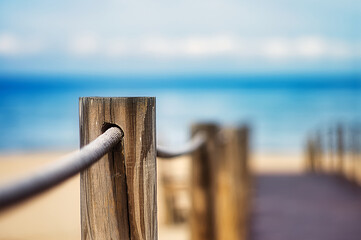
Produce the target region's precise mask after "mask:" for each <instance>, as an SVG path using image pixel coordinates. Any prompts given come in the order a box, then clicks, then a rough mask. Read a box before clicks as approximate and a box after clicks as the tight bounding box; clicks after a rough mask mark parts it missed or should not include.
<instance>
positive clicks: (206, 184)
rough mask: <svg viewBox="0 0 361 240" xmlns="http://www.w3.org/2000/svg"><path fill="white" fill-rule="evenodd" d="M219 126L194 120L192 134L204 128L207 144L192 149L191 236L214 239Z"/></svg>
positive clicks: (196, 238) (200, 238) (198, 238)
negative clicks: (196, 122)
mask: <svg viewBox="0 0 361 240" xmlns="http://www.w3.org/2000/svg"><path fill="white" fill-rule="evenodd" d="M218 130H219V129H218V127H217V125H215V124H196V125H194V126H193V127H192V135H194V134H196V133H198V132H203V133H204V134H205V135H206V139H207V140H206V144H204V145H203V146H202V147H200V148H199V149H198V150H196V151H194V152H193V153H192V173H191V177H192V180H191V185H192V186H191V197H192V210H191V216H190V217H191V222H190V226H191V239H192V240H215V239H216V225H215V223H216V220H215V211H214V209H215V199H216V195H217V193H216V192H215V180H216V178H217V174H216V171H217V169H216V161H217V160H218V156H219V153H218V149H219V143H218V138H217V135H218Z"/></svg>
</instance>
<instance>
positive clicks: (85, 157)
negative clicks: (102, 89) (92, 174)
mask: <svg viewBox="0 0 361 240" xmlns="http://www.w3.org/2000/svg"><path fill="white" fill-rule="evenodd" d="M122 137H123V132H122V130H120V129H119V128H117V127H111V128H109V129H108V130H106V131H105V132H104V133H103V134H102V135H100V136H99V137H97V138H96V139H95V140H94V141H92V142H91V143H89V144H88V145H86V146H84V147H83V148H81V149H80V150H78V151H76V152H74V153H72V154H70V155H68V156H65V157H63V158H61V159H59V160H58V161H56V162H54V163H52V164H50V165H49V166H47V167H45V168H43V169H41V170H39V171H37V172H35V173H33V174H31V175H29V176H26V177H24V178H21V179H19V180H16V181H14V182H12V183H9V184H6V185H4V186H1V187H0V210H1V209H4V208H6V207H9V206H11V205H13V204H15V203H18V202H21V201H23V200H25V199H27V198H30V197H32V196H34V195H36V194H38V193H41V192H43V191H45V190H47V189H49V188H51V187H53V186H55V185H57V184H59V183H61V182H63V181H65V180H66V179H68V178H70V177H72V176H74V175H75V174H77V173H79V172H81V171H83V170H84V169H86V168H88V167H89V166H90V165H92V164H93V163H95V162H96V161H98V160H99V159H100V158H101V157H102V156H104V155H105V154H106V153H107V152H109V151H110V150H111V149H112V148H113V147H114V146H115V145H116V144H118V143H119V141H120V140H121V138H122Z"/></svg>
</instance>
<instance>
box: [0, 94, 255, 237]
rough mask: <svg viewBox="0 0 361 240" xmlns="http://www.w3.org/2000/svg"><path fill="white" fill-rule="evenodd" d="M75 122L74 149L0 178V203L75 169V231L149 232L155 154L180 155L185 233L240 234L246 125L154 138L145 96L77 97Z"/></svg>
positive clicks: (245, 213) (244, 210)
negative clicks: (187, 198) (9, 178)
mask: <svg viewBox="0 0 361 240" xmlns="http://www.w3.org/2000/svg"><path fill="white" fill-rule="evenodd" d="M79 122H80V146H81V148H80V150H78V151H76V152H74V153H72V154H69V155H68V156H65V157H63V158H61V159H59V160H57V161H56V162H54V163H51V164H49V165H48V166H46V167H44V168H42V169H40V170H38V171H36V172H35V173H33V174H29V175H28V176H26V177H23V178H21V179H18V180H15V181H13V182H10V183H8V184H5V185H3V186H0V210H4V209H5V208H8V207H10V206H13V205H15V204H17V203H20V202H22V201H24V200H26V199H28V198H30V197H32V196H35V195H37V194H39V193H41V192H44V191H46V190H48V189H50V188H52V187H54V186H56V185H57V184H60V183H61V182H63V181H65V180H66V179H68V178H70V177H72V176H74V175H76V174H78V173H80V208H81V231H82V232H81V236H82V239H121V240H123V239H124V240H129V239H140V238H141V239H150V240H156V239H157V238H158V220H157V167H156V166H157V162H156V157H159V158H161V159H170V158H175V157H178V156H182V155H188V156H189V157H190V158H191V162H192V167H191V173H190V175H191V180H190V182H191V191H190V192H191V202H192V204H191V205H192V209H191V214H190V222H191V226H192V227H191V236H192V237H191V239H192V240H222V239H229V240H245V239H247V229H248V224H249V216H250V212H249V202H250V191H251V190H250V185H251V181H250V174H249V170H248V152H249V146H248V144H249V140H248V135H249V130H248V127H247V126H242V127H237V128H224V127H220V126H218V125H217V124H210V123H205V124H202V123H200V124H195V125H193V126H192V129H191V135H192V136H193V137H192V138H191V139H190V141H189V142H187V143H186V144H185V145H183V146H181V147H178V148H167V147H163V146H156V141H155V98H152V97H130V98H122V97H121V98H101V97H84V98H80V99H79ZM120 126H121V127H120ZM104 130H105V131H104ZM165 204H167V203H165ZM104 222H106V223H107V224H104ZM140 236H141V237H140Z"/></svg>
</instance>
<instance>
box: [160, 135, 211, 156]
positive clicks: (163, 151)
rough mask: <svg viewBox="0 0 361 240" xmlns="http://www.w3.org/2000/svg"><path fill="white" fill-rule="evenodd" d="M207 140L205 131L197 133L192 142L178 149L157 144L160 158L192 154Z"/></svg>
mask: <svg viewBox="0 0 361 240" xmlns="http://www.w3.org/2000/svg"><path fill="white" fill-rule="evenodd" d="M205 142H206V137H205V135H204V134H203V133H198V134H196V135H195V136H194V137H193V138H192V139H191V141H190V142H188V143H186V144H185V145H184V146H182V147H180V148H177V149H168V148H166V147H162V146H157V157H160V158H174V157H179V156H182V155H186V154H190V153H192V152H194V151H195V150H197V149H199V148H200V147H201V146H202V145H203V144H204V143H205Z"/></svg>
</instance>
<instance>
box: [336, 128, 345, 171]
mask: <svg viewBox="0 0 361 240" xmlns="http://www.w3.org/2000/svg"><path fill="white" fill-rule="evenodd" d="M343 135H344V132H343V127H342V125H341V124H339V125H338V126H337V129H336V139H337V172H338V174H340V175H343V173H344V169H343V168H344V166H343V165H344V162H343V160H344V139H343V138H344V136H343Z"/></svg>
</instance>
